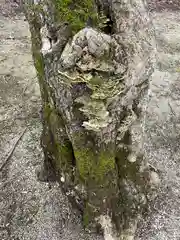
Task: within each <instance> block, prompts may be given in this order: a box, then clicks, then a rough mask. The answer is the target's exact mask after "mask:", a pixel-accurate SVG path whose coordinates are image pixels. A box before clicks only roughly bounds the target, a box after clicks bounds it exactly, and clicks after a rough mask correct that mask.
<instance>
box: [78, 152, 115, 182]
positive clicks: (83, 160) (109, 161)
mask: <svg viewBox="0 0 180 240" xmlns="http://www.w3.org/2000/svg"><path fill="white" fill-rule="evenodd" d="M74 154H75V158H76V164H77V170H78V173H79V175H80V178H81V179H82V180H83V181H84V182H87V181H88V180H90V179H93V180H95V181H96V182H97V183H99V184H100V183H102V182H103V180H104V179H105V177H106V175H107V174H108V173H109V172H111V171H113V170H114V168H115V159H114V157H113V156H112V155H111V154H109V153H108V152H106V151H104V150H102V152H100V153H97V154H95V153H94V152H93V151H92V149H88V148H81V149H78V150H75V151H74Z"/></svg>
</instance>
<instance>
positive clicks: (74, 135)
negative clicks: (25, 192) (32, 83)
mask: <svg viewBox="0 0 180 240" xmlns="http://www.w3.org/2000/svg"><path fill="white" fill-rule="evenodd" d="M27 2H28V1H27ZM27 2H26V4H25V5H24V6H25V8H24V9H25V14H26V17H27V19H28V22H29V26H30V31H31V36H32V54H33V57H34V63H35V67H36V70H37V75H38V79H39V85H40V89H41V97H42V123H43V132H42V138H41V143H42V147H43V151H44V156H45V158H44V168H43V170H42V171H41V172H40V173H39V178H47V179H52V178H53V177H54V176H56V179H59V181H60V182H61V183H62V184H61V185H62V188H63V189H64V191H65V192H66V193H67V194H68V196H69V198H70V199H72V202H74V203H76V205H77V206H78V207H79V209H80V210H81V211H82V216H83V223H84V226H85V227H87V226H88V227H93V226H97V225H98V224H99V225H100V226H101V228H102V230H103V232H104V237H105V239H106V238H107V239H133V238H134V235H135V230H136V226H137V222H138V220H139V219H140V217H141V216H142V213H143V212H144V211H145V209H146V208H147V206H148V201H149V200H150V197H149V196H150V195H151V194H150V193H151V192H152V191H151V189H152V183H153V182H152V181H153V180H156V181H155V182H157V176H156V173H155V172H153V170H152V169H151V168H150V167H149V166H148V164H147V163H146V161H145V159H144V158H143V151H142V150H143V149H142V147H141V146H140V142H142V139H141V138H142V135H140V137H139V138H136V137H133V134H132V128H133V126H134V125H135V124H137V123H138V122H139V121H140V116H141V115H142V111H141V107H140V105H139V102H140V100H141V99H142V97H143V96H144V95H145V94H147V91H148V87H149V81H150V77H151V74H152V72H153V70H154V63H155V44H154V33H153V27H152V24H151V21H150V18H149V15H148V12H147V10H146V4H145V1H144V0H96V1H95V2H94V1H93V0H85V1H75V2H73V1H71V0H54V1H50V0H42V1H34V3H33V1H32V2H28V3H27ZM51 170H53V171H51ZM54 170H55V171H54Z"/></svg>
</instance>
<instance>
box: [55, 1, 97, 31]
mask: <svg viewBox="0 0 180 240" xmlns="http://www.w3.org/2000/svg"><path fill="white" fill-rule="evenodd" d="M56 6H57V9H58V12H59V13H58V14H59V18H60V21H64V22H68V23H70V24H71V27H72V30H73V32H74V33H75V32H78V31H79V30H80V29H82V28H84V26H85V24H86V23H87V21H88V19H89V18H91V19H92V21H93V22H94V23H95V22H97V13H96V11H95V7H94V6H95V5H94V0H84V1H82V0H76V1H73V0H56Z"/></svg>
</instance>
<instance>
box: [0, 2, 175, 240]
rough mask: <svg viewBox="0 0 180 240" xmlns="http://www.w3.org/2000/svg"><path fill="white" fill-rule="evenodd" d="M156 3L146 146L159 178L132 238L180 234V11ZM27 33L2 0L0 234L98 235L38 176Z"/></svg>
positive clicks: (75, 239) (14, 238)
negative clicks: (145, 215)
mask: <svg viewBox="0 0 180 240" xmlns="http://www.w3.org/2000/svg"><path fill="white" fill-rule="evenodd" d="M152 2H154V1H151V3H152ZM156 2H158V1H156ZM161 2H162V1H161ZM166 2H168V0H167V1H166ZM174 2H175V1H174ZM178 3H179V2H178V1H176V4H178ZM151 6H153V5H151ZM176 7H178V5H176ZM14 9H15V10H16V13H18V15H16V14H15V13H14ZM174 9H175V8H174V7H173V10H174ZM176 9H177V8H176ZM161 10H162V11H161V12H159V13H157V12H153V20H154V25H155V28H156V35H157V42H158V52H159V53H158V59H159V64H158V68H157V70H156V71H155V73H154V75H153V78H152V84H151V98H150V102H149V107H148V113H147V119H146V135H145V145H144V146H145V149H146V155H147V158H148V160H149V161H150V162H151V164H153V165H154V166H155V167H156V168H157V169H158V170H159V171H160V176H161V182H162V184H161V187H160V191H159V193H160V194H159V197H158V198H157V200H156V202H155V204H154V206H153V209H152V213H151V214H150V215H149V217H148V218H147V219H144V223H143V225H142V227H141V228H140V230H139V232H138V233H137V238H136V240H169V239H171V240H179V239H180V217H179V216H180V190H179V189H180V167H179V165H180V150H179V144H180V134H179V133H180V120H179V119H180V110H179V109H180V108H179V107H180V73H179V72H180V41H179V39H180V12H177V11H171V10H172V8H171V9H170V8H169V9H168V10H163V8H162V7H161ZM29 35H30V34H29V31H28V24H27V22H26V21H24V17H23V16H22V15H20V14H19V9H18V8H17V7H16V4H12V2H11V1H10V0H9V1H6V2H5V0H0V133H1V134H0V239H1V240H60V239H62V240H85V239H87V240H90V239H91V240H93V239H96V240H97V239H101V238H100V237H98V236H95V235H91V236H90V235H89V234H88V233H86V232H84V231H83V230H82V227H81V225H80V219H79V217H78V216H79V215H78V213H77V212H74V211H72V209H71V207H70V205H69V204H68V202H67V198H66V196H64V195H63V194H62V193H61V191H60V188H59V186H58V185H57V184H55V183H54V184H51V185H49V184H47V183H40V182H38V181H37V179H36V174H35V171H36V169H37V167H38V166H39V165H40V163H41V162H42V158H43V156H42V152H41V149H40V146H39V137H40V132H41V124H40V120H39V114H38V112H39V109H40V105H41V103H40V94H39V88H38V83H37V79H36V78H35V76H36V73H35V70H34V67H33V62H32V58H31V53H30V39H29ZM24 131H25V132H24ZM20 136H21V139H20V140H19V142H17V140H18V139H19V137H20ZM15 143H16V148H15V150H14V152H13V154H12V156H10V158H8V156H9V153H10V152H11V151H12V149H13V147H14V144H15Z"/></svg>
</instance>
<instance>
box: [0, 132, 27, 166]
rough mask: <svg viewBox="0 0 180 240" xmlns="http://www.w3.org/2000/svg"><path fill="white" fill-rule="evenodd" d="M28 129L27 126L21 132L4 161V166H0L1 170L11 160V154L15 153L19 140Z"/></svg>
mask: <svg viewBox="0 0 180 240" xmlns="http://www.w3.org/2000/svg"><path fill="white" fill-rule="evenodd" d="M26 129H27V128H25V129H24V130H23V131H22V133H21V134H20V136H19V137H18V139H17V141H16V142H15V144H14V146H13V147H12V149H11V151H10V152H9V154H8V156H7V157H6V159H5V161H4V163H3V164H2V166H1V167H0V171H2V170H3V168H4V167H5V166H6V165H7V163H8V162H9V160H10V159H11V156H12V155H13V152H14V150H15V149H16V147H17V145H18V143H19V141H20V140H21V138H22V137H23V135H24V134H25V132H26Z"/></svg>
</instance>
